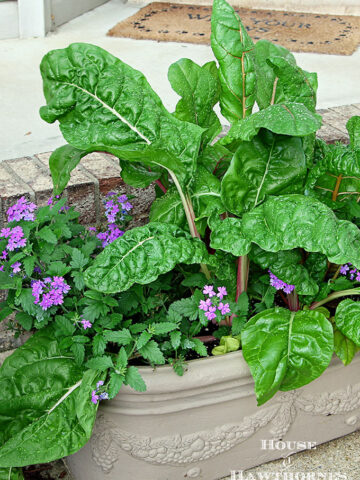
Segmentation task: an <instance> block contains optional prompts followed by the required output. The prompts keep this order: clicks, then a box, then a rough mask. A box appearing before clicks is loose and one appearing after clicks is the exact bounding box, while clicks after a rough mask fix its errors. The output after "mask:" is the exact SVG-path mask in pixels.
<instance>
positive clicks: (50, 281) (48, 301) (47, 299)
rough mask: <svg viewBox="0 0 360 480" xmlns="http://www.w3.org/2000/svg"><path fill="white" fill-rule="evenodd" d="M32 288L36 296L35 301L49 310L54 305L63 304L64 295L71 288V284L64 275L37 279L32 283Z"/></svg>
mask: <svg viewBox="0 0 360 480" xmlns="http://www.w3.org/2000/svg"><path fill="white" fill-rule="evenodd" d="M31 288H32V296H33V297H34V298H35V300H34V303H35V304H39V305H40V307H41V308H42V309H43V310H47V309H48V308H50V307H52V306H53V305H62V304H63V303H64V295H65V294H66V293H68V292H69V290H70V286H69V285H68V284H67V283H66V282H65V280H64V278H63V277H53V278H51V277H46V278H44V280H35V281H33V282H32V283H31ZM41 295H42V297H41ZM40 297H41V298H40Z"/></svg>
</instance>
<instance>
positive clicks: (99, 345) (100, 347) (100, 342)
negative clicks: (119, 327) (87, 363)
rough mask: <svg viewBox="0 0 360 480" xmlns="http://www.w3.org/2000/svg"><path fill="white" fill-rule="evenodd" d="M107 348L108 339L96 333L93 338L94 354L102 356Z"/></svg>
mask: <svg viewBox="0 0 360 480" xmlns="http://www.w3.org/2000/svg"><path fill="white" fill-rule="evenodd" d="M105 348H106V341H105V339H104V337H103V336H102V335H101V334H99V333H98V334H96V335H95V337H94V338H93V354H94V355H95V357H100V356H101V355H103V354H104V352H105Z"/></svg>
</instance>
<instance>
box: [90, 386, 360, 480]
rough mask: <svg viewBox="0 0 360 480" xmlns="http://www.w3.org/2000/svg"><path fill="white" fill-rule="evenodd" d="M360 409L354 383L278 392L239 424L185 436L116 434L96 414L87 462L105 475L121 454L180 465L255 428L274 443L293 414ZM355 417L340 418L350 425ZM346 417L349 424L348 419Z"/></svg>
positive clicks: (247, 435) (228, 446) (225, 447)
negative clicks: (315, 390) (265, 430)
mask: <svg viewBox="0 0 360 480" xmlns="http://www.w3.org/2000/svg"><path fill="white" fill-rule="evenodd" d="M358 407H360V383H358V384H356V385H353V386H348V387H347V388H346V389H343V390H337V391H335V392H330V393H322V394H320V395H306V394H302V391H301V390H296V391H291V392H284V393H281V394H280V395H279V396H278V397H277V402H276V403H274V404H272V405H270V406H268V407H263V408H261V409H259V410H258V411H257V412H256V413H255V414H253V415H249V416H247V417H244V418H243V420H242V421H241V422H239V423H232V424H227V425H222V426H220V427H216V428H214V429H212V430H206V431H201V432H195V433H190V434H186V435H168V436H164V437H161V438H153V437H150V436H146V435H140V434H134V433H130V432H126V431H124V430H121V429H120V428H116V427H114V426H113V423H111V422H109V421H107V420H106V419H105V416H104V415H100V416H99V418H98V420H97V422H96V427H95V430H94V434H93V436H92V438H91V448H92V458H93V460H94V462H95V463H96V464H97V465H98V466H99V467H101V468H102V470H103V471H104V472H105V473H109V472H110V471H111V470H112V468H113V466H114V464H115V463H116V462H117V461H118V459H119V456H120V452H121V451H125V452H127V453H128V454H129V455H131V456H133V457H135V458H136V459H138V460H143V461H145V462H149V463H153V464H157V465H174V466H181V465H186V464H189V463H192V462H199V461H202V460H206V459H208V458H211V457H214V456H216V455H219V454H220V453H223V452H226V451H228V450H230V449H231V448H233V447H235V446H236V445H238V444H239V443H241V442H244V441H245V440H247V439H248V438H250V437H251V436H252V435H254V433H256V432H257V431H258V430H259V429H260V428H263V427H265V426H266V425H270V430H269V432H270V434H271V435H272V436H273V439H274V440H279V439H281V438H282V437H283V436H284V435H285V434H286V432H287V431H288V430H289V427H290V426H291V424H292V423H293V422H294V420H295V418H296V415H297V413H298V412H305V413H306V414H310V415H334V414H344V413H347V412H350V411H352V410H354V409H355V408H358ZM354 418H357V417H355V416H352V417H349V418H348V419H347V420H346V419H345V420H344V421H345V423H347V424H349V425H353V420H354ZM350 419H351V420H350Z"/></svg>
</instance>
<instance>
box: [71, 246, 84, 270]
mask: <svg viewBox="0 0 360 480" xmlns="http://www.w3.org/2000/svg"><path fill="white" fill-rule="evenodd" d="M88 263H89V260H88V259H87V258H86V257H85V255H84V254H83V253H82V252H81V251H80V250H79V249H77V248H73V251H72V255H71V262H70V265H71V266H72V268H75V269H79V270H81V269H82V268H83V267H85V265H87V264H88Z"/></svg>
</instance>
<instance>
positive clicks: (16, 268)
mask: <svg viewBox="0 0 360 480" xmlns="http://www.w3.org/2000/svg"><path fill="white" fill-rule="evenodd" d="M20 267H21V263H20V262H15V263H13V264H12V265H11V268H12V269H13V273H19V272H20V271H21V268H20Z"/></svg>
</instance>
